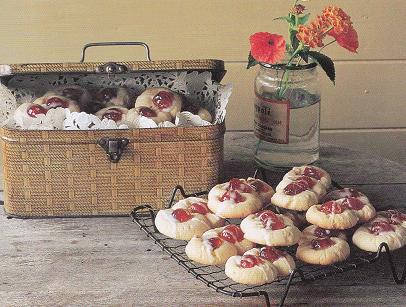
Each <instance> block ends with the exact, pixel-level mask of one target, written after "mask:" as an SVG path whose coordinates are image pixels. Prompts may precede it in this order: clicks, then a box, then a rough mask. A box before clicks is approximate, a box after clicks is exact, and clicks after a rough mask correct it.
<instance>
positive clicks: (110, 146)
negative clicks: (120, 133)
mask: <svg viewBox="0 0 406 307" xmlns="http://www.w3.org/2000/svg"><path fill="white" fill-rule="evenodd" d="M129 142H130V141H129V140H128V139H126V138H122V139H120V138H117V139H116V138H101V139H100V140H98V141H97V144H99V145H100V146H101V147H102V148H104V150H105V151H106V153H107V157H108V158H109V159H110V161H111V162H113V163H117V162H118V161H120V158H121V155H122V154H123V151H124V148H125V147H126V146H127V145H128V143H129Z"/></svg>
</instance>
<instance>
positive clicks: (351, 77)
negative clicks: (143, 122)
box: [0, 0, 406, 163]
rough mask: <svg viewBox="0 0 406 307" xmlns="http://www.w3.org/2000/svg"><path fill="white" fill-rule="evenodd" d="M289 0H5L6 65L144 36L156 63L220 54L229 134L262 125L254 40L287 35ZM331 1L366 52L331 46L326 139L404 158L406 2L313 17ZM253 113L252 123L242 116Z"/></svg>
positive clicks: (105, 53) (133, 51)
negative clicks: (257, 113)
mask: <svg viewBox="0 0 406 307" xmlns="http://www.w3.org/2000/svg"><path fill="white" fill-rule="evenodd" d="M291 2H292V1H287V0H262V1H260V0H205V1H201V0H160V1H154V0H135V1H125V0H121V1H107V0H69V1H68V0H0V41H1V42H2V43H1V44H0V62H2V63H22V62H68V61H78V60H79V58H80V51H81V47H82V46H83V45H84V44H85V43H88V42H94V41H109V40H117V41H119V40H141V41H145V42H147V43H148V44H149V45H150V47H151V49H152V58H153V59H194V58H218V59H223V60H225V61H226V68H227V70H228V74H227V75H226V77H225V79H224V82H232V83H233V84H234V85H235V91H234V93H233V96H232V101H231V104H230V109H229V111H228V118H227V127H228V129H229V130H250V129H251V128H252V115H253V112H252V99H253V80H254V77H255V74H256V69H251V70H249V71H247V70H246V69H245V66H246V58H247V53H248V50H249V44H248V37H249V35H250V34H251V33H253V32H257V31H269V32H275V33H286V24H285V23H284V22H282V21H273V20H272V19H273V18H275V17H278V16H282V15H284V14H286V12H287V11H288V9H289V7H290V5H291ZM331 2H334V3H335V4H336V5H338V6H340V7H342V8H343V9H344V10H345V11H346V12H347V13H348V14H349V15H351V16H352V20H353V22H354V25H355V27H356V29H357V30H358V33H359V40H360V49H359V53H358V54H351V53H349V52H347V51H346V50H344V49H341V48H339V47H337V46H332V47H329V48H328V49H327V53H328V54H329V55H330V56H332V57H333V58H334V60H335V62H336V69H337V80H336V84H337V85H336V86H335V87H334V86H332V84H331V83H329V81H328V80H327V79H326V77H324V75H323V74H322V72H320V76H321V80H322V90H323V98H322V123H321V126H322V129H323V140H327V141H330V142H334V143H336V144H342V145H346V146H353V147H355V148H359V149H367V150H371V151H372V152H376V153H378V154H382V155H384V156H387V157H389V158H393V159H398V160H399V161H401V162H402V161H403V162H404V163H406V160H404V156H405V155H404V154H403V153H404V148H405V147H406V141H405V139H406V101H405V100H406V99H405V96H406V81H405V75H406V43H405V30H404V28H405V27H406V18H405V16H406V1H405V0H356V1H355V0H335V1H324V0H312V1H310V2H307V3H306V5H307V7H308V9H309V11H310V12H312V14H313V16H315V15H316V14H317V12H320V11H321V10H322V8H323V7H324V6H326V5H328V4H330V3H331ZM88 58H89V60H134V59H143V58H144V54H143V49H142V48H139V49H137V48H136V47H121V48H113V47H109V48H96V49H91V50H90V51H89V53H88ZM242 114H244V116H243V117H242V116H241V115H242Z"/></svg>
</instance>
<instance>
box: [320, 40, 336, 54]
mask: <svg viewBox="0 0 406 307" xmlns="http://www.w3.org/2000/svg"><path fill="white" fill-rule="evenodd" d="M336 41H337V40H333V41H331V42H329V43H328V44H325V45H324V46H323V47H321V48H320V50H319V52H321V51H322V50H323V49H324V48H326V47H327V46H329V45H331V44H334V43H335V42H336Z"/></svg>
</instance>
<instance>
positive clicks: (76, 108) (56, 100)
mask: <svg viewBox="0 0 406 307" xmlns="http://www.w3.org/2000/svg"><path fill="white" fill-rule="evenodd" d="M33 103H35V104H38V105H40V106H42V107H43V108H45V109H56V108H64V109H69V111H71V112H80V111H81V109H80V105H79V103H78V102H77V101H74V100H72V99H69V98H67V97H63V96H56V95H49V96H42V97H40V98H37V99H35V100H34V101H33Z"/></svg>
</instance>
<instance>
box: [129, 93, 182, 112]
mask: <svg viewBox="0 0 406 307" xmlns="http://www.w3.org/2000/svg"><path fill="white" fill-rule="evenodd" d="M182 103H183V98H182V96H181V95H179V94H177V93H175V92H173V91H171V90H170V89H168V88H164V87H151V88H147V89H146V90H145V91H144V92H142V94H141V95H139V96H138V97H137V99H136V101H135V106H134V107H135V108H139V107H146V108H149V109H151V110H153V111H154V112H155V113H157V114H158V113H159V112H164V113H168V115H170V116H171V119H174V118H175V116H176V114H178V113H179V112H180V111H181V109H182Z"/></svg>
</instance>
